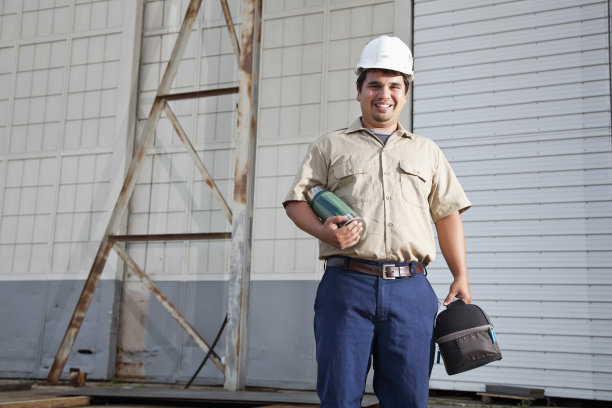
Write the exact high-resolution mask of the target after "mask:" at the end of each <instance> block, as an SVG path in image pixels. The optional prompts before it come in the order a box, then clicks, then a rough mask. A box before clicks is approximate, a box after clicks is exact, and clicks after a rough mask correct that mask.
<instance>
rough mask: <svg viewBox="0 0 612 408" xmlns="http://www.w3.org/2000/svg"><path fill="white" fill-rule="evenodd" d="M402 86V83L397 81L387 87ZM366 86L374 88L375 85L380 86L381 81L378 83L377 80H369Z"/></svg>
mask: <svg viewBox="0 0 612 408" xmlns="http://www.w3.org/2000/svg"><path fill="white" fill-rule="evenodd" d="M403 84H404V83H403V82H401V81H399V80H398V81H392V82H391V83H390V84H389V85H390V86H398V85H399V86H401V85H403ZM366 85H368V86H375V85H378V86H380V85H382V81H379V80H377V79H371V80H369V81H368V82H366Z"/></svg>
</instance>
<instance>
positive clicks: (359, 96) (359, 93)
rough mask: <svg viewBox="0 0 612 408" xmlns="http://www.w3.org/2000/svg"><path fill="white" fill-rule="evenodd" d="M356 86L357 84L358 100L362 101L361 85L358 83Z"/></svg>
mask: <svg viewBox="0 0 612 408" xmlns="http://www.w3.org/2000/svg"><path fill="white" fill-rule="evenodd" d="M356 86H357V101H358V102H361V91H360V90H359V85H356Z"/></svg>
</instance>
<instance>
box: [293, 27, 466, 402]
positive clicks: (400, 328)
mask: <svg viewBox="0 0 612 408" xmlns="http://www.w3.org/2000/svg"><path fill="white" fill-rule="evenodd" d="M357 68H358V69H357V74H358V75H359V77H358V79H357V100H358V101H359V103H360V105H361V114H362V116H361V117H360V118H359V119H358V120H356V121H355V122H354V123H353V124H351V125H350V126H349V127H348V128H346V129H341V130H338V131H335V132H332V133H329V134H327V135H324V136H322V137H320V138H319V139H317V140H316V141H315V142H314V143H313V144H312V145H311V147H310V149H309V151H308V153H307V154H306V157H305V158H304V161H303V163H302V165H301V167H300V169H299V171H298V174H297V175H296V178H295V180H294V184H293V186H292V187H291V190H290V191H289V193H288V194H287V196H286V198H285V201H284V202H283V205H284V206H285V209H286V212H287V215H288V216H289V217H290V218H291V219H292V220H293V222H294V223H295V224H296V225H297V226H298V227H299V228H301V229H302V230H304V231H306V232H307V233H309V234H311V235H312V236H314V237H316V238H318V239H319V241H320V248H319V249H320V254H319V257H320V258H321V259H325V260H326V270H325V274H324V275H323V278H322V280H321V282H320V284H319V287H318V290H317V296H316V299H315V340H316V352H317V363H318V377H317V392H318V394H319V398H320V399H321V407H342V408H348V407H359V406H360V405H361V400H362V398H363V391H364V388H365V381H366V376H367V373H368V370H369V368H370V364H371V361H372V360H371V357H373V364H374V390H375V392H376V395H377V397H378V399H379V401H380V406H381V407H384V408H399V407H402V408H403V407H411V408H419V407H423V408H424V407H426V406H427V401H428V394H429V392H428V391H429V376H430V374H431V368H432V364H433V354H434V342H433V325H434V319H435V315H436V313H437V310H438V300H437V297H436V294H435V293H434V291H433V289H432V288H431V285H430V284H429V282H428V281H427V278H426V271H425V266H427V265H428V264H429V263H430V262H431V261H433V260H434V257H435V254H436V248H435V242H434V236H433V231H432V228H431V222H430V217H431V218H432V219H433V221H434V223H435V226H436V230H437V233H438V242H439V244H440V248H441V250H442V254H443V256H444V258H445V259H446V262H447V264H448V266H449V269H450V270H451V273H452V274H453V277H454V279H453V282H452V284H451V286H450V289H449V293H448V296H447V297H446V299H445V301H444V304H445V305H447V304H448V303H450V302H451V301H452V300H453V299H454V298H455V297H458V298H461V299H463V300H464V301H465V302H466V303H470V302H471V294H470V287H469V283H468V274H467V267H466V260H465V240H464V234H463V225H462V222H461V217H460V215H459V214H460V213H461V212H463V211H465V210H467V209H468V208H469V207H470V205H471V204H470V202H469V201H468V199H467V197H466V195H465V193H464V192H463V189H462V188H461V186H460V185H459V182H458V181H457V179H456V177H455V175H454V173H453V171H452V169H451V168H450V165H449V164H448V161H447V160H446V158H445V157H444V155H443V154H442V152H441V151H440V149H439V148H438V147H437V146H436V145H435V144H434V143H433V142H432V141H431V140H429V139H426V138H424V137H421V136H417V135H414V134H411V133H409V132H407V131H406V130H404V128H403V127H402V126H401V125H400V123H399V122H398V118H399V115H400V113H401V111H402V108H403V107H404V104H405V103H406V95H407V93H408V90H409V89H408V87H409V83H410V82H412V80H413V77H414V74H413V71H412V54H411V52H410V49H409V48H408V47H407V46H406V45H405V44H404V43H403V42H402V41H401V40H400V39H399V38H397V37H387V36H382V37H379V38H377V39H375V40H373V41H371V42H370V43H368V44H367V45H366V46H365V47H364V49H363V51H362V54H361V59H360V62H359V65H358V67H357ZM315 186H323V187H325V188H327V189H329V190H331V191H333V192H334V193H335V194H336V195H337V196H338V197H340V198H341V199H342V200H343V201H345V202H346V203H347V204H348V205H349V206H350V207H351V208H352V209H353V210H355V212H356V213H357V214H359V215H360V216H361V217H362V218H363V220H364V221H365V226H364V225H362V223H360V222H358V221H353V222H351V223H349V224H347V225H345V226H343V227H338V224H342V223H343V222H344V221H347V217H346V216H335V217H330V218H328V219H327V220H325V221H324V222H322V221H321V220H319V218H318V217H317V216H316V214H315V213H314V212H313V210H312V209H311V207H310V205H309V203H308V200H310V199H311V198H312V197H311V191H312V188H313V187H315Z"/></svg>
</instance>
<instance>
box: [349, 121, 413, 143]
mask: <svg viewBox="0 0 612 408" xmlns="http://www.w3.org/2000/svg"><path fill="white" fill-rule="evenodd" d="M397 128H398V129H397V130H396V132H398V131H399V132H400V136H404V137H408V138H412V133H410V132H408V131H407V130H406V129H404V127H403V126H402V124H401V123H399V122H398V123H397ZM362 130H363V131H367V129H366V128H364V127H363V125H362V124H361V117H359V118H357V119H356V120H355V121H354V122H353V123H351V125H350V126H349V127H348V129H347V130H346V133H353V132H359V131H362Z"/></svg>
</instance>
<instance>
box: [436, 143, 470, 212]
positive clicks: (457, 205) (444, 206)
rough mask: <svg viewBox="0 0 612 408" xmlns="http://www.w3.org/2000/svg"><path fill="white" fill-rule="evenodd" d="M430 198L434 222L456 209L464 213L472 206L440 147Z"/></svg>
mask: <svg viewBox="0 0 612 408" xmlns="http://www.w3.org/2000/svg"><path fill="white" fill-rule="evenodd" d="M428 200H429V210H430V212H431V218H432V219H433V221H434V223H435V222H437V221H439V220H441V219H442V218H444V217H446V216H448V215H450V214H452V213H454V212H456V211H459V213H462V212H464V211H466V210H468V209H469V208H470V207H471V206H472V204H471V203H470V201H469V200H468V198H467V195H466V194H465V192H464V191H463V188H462V187H461V184H460V183H459V180H457V176H455V173H454V171H453V169H452V168H451V166H450V163H449V162H448V160H447V159H446V157H445V156H444V153H442V151H441V150H440V149H438V163H437V166H436V168H435V170H434V175H433V179H432V186H431V192H430V194H429V197H428Z"/></svg>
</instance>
